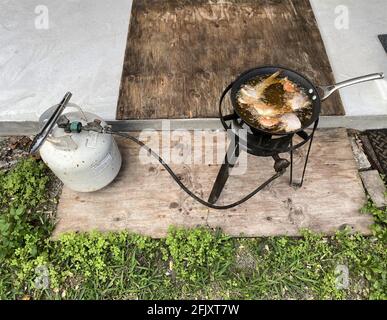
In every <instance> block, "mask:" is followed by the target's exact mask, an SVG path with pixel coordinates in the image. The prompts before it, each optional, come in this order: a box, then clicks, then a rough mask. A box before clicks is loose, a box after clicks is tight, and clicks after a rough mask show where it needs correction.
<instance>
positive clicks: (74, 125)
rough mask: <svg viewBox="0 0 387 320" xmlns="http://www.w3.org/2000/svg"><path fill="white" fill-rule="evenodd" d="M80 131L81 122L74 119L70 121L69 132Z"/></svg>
mask: <svg viewBox="0 0 387 320" xmlns="http://www.w3.org/2000/svg"><path fill="white" fill-rule="evenodd" d="M81 131H82V123H81V122H79V121H74V122H71V123H70V132H75V133H80V132H81Z"/></svg>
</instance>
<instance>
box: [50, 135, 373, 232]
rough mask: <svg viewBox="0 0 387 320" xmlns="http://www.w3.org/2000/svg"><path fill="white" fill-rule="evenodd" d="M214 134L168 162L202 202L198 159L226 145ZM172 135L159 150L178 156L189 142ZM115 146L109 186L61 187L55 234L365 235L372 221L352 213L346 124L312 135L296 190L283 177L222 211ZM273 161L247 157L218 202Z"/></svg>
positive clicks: (204, 175) (134, 150)
mask: <svg viewBox="0 0 387 320" xmlns="http://www.w3.org/2000/svg"><path fill="white" fill-rule="evenodd" d="M177 133H178V132H177ZM154 134H155V135H156V136H154V137H153V139H151V142H149V144H150V146H152V147H153V148H155V150H156V151H157V149H158V148H157V146H158V143H159V137H158V136H157V135H158V134H159V132H154ZM164 134H167V135H168V134H170V133H168V132H164ZM191 134H192V132H191ZM213 134H214V133H211V132H204V133H200V135H199V137H202V139H203V140H201V141H202V145H201V146H199V147H200V149H201V148H204V150H203V152H199V153H195V152H192V154H193V156H192V154H191V156H190V155H189V153H187V152H185V153H183V155H186V158H185V159H186V161H185V162H186V164H181V165H172V167H173V169H174V170H175V171H176V172H177V173H178V174H179V176H180V178H181V179H182V181H183V182H184V183H185V184H186V185H187V186H188V187H189V188H190V189H192V190H194V191H195V193H196V194H198V195H200V196H201V197H202V198H204V199H207V197H208V195H209V193H210V190H211V188H212V184H213V182H214V180H215V177H216V175H217V172H218V170H219V165H216V164H205V163H204V161H203V160H206V159H207V163H208V162H209V161H208V160H209V158H210V156H212V155H213V152H214V150H217V148H220V152H219V154H220V157H215V158H214V162H221V161H222V159H223V155H224V148H225V144H224V143H221V140H222V139H220V138H221V137H218V139H217V140H216V141H215V142H214V141H213V139H212V135H213ZM192 139H193V138H192ZM204 139H206V140H204ZM175 140H176V142H174V143H171V145H170V146H169V147H168V145H167V144H164V145H163V148H160V149H159V150H158V151H160V152H163V153H164V152H166V151H170V150H175V151H176V150H177V153H178V155H180V153H181V151H182V150H186V151H187V150H189V148H190V142H189V139H188V140H186V142H183V140H180V141H177V139H175ZM164 141H165V140H164ZM167 141H169V140H167ZM119 146H120V149H121V152H122V155H123V160H124V162H123V167H122V169H121V172H120V174H119V176H118V177H117V178H116V180H115V181H114V182H113V183H112V184H111V185H110V186H108V187H106V188H104V189H103V190H100V191H97V192H95V193H76V192H73V191H71V190H69V189H67V188H64V189H63V192H62V195H61V198H60V201H59V207H58V224H57V226H56V230H55V236H57V235H59V234H61V233H63V232H68V231H89V230H101V231H108V230H114V231H116V230H129V231H131V232H137V233H141V234H145V235H149V236H152V237H163V236H165V234H166V232H167V230H168V228H169V226H171V225H175V226H184V227H195V226H197V225H208V226H211V227H221V228H222V229H223V230H224V231H225V232H227V233H228V234H230V235H232V236H239V235H245V236H273V235H299V231H300V228H310V229H312V230H314V231H319V232H324V233H327V234H332V233H333V232H335V231H336V230H338V229H340V228H342V227H343V226H345V225H348V226H351V227H352V228H353V230H356V231H359V232H361V233H364V234H368V233H369V225H370V224H371V223H372V219H371V217H370V216H368V215H364V214H360V213H359V209H360V208H361V207H362V205H363V204H364V202H365V195H364V190H363V187H362V183H361V181H360V178H359V176H358V172H357V168H356V163H355V160H354V158H353V155H352V151H351V147H350V144H349V141H348V138H347V135H346V131H345V129H329V130H328V129H327V130H325V129H324V130H319V131H318V132H317V134H316V138H315V144H314V147H313V148H312V153H311V158H310V163H309V168H308V171H307V175H306V180H305V183H304V186H303V187H302V188H301V189H298V190H295V189H294V188H292V187H290V186H289V185H288V174H286V175H285V176H283V177H281V178H280V179H279V180H277V181H275V182H274V183H272V184H271V185H270V186H269V187H267V188H266V189H265V190H263V191H262V192H261V193H259V194H257V195H256V196H255V197H253V198H252V199H250V200H249V201H248V202H246V203H244V204H243V205H240V206H239V207H236V208H233V209H229V210H213V209H209V208H207V207H205V206H203V205H201V204H199V203H197V202H195V201H194V200H192V199H191V198H190V197H188V196H187V195H186V194H185V193H184V192H183V191H182V190H180V189H179V187H178V186H177V185H176V183H175V182H174V181H173V180H172V179H171V178H170V176H169V175H168V174H167V172H165V170H164V168H163V167H162V166H161V165H159V164H157V163H150V164H149V163H148V164H143V163H142V162H141V161H140V159H143V158H140V157H139V155H142V156H144V153H143V152H142V153H141V154H140V153H139V148H138V146H137V145H135V144H133V143H131V142H127V141H123V140H122V139H119ZM176 148H177V149H176ZM304 151H305V150H304V149H302V151H300V152H297V153H296V156H295V168H296V172H295V177H299V176H300V172H301V169H302V156H303V155H304ZM145 154H146V153H145ZM187 154H188V155H187ZM205 157H206V158H205ZM194 163H195V164H194ZM272 166H273V161H272V160H271V159H270V158H258V157H253V156H248V157H247V170H246V173H244V174H242V175H233V176H231V177H230V179H229V181H228V183H227V184H226V187H225V189H224V191H223V193H222V195H221V198H220V200H219V203H222V204H225V203H230V202H233V201H236V200H239V199H240V198H241V197H242V196H244V195H246V194H247V193H249V192H250V191H252V190H253V189H254V188H255V187H256V186H257V185H258V184H260V183H262V182H263V181H264V180H266V179H267V178H268V177H270V176H271V175H272V174H273V173H274V171H273V168H272ZM234 173H236V172H235V171H234Z"/></svg>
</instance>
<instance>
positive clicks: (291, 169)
mask: <svg viewBox="0 0 387 320" xmlns="http://www.w3.org/2000/svg"><path fill="white" fill-rule="evenodd" d="M290 148H291V149H290V179H289V185H293V138H292V139H291V140H290Z"/></svg>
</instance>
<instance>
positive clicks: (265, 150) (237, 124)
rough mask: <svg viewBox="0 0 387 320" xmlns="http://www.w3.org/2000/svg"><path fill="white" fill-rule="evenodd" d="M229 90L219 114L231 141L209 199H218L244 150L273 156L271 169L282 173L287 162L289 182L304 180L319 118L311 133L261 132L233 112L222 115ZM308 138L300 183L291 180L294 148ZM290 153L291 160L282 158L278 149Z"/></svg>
mask: <svg viewBox="0 0 387 320" xmlns="http://www.w3.org/2000/svg"><path fill="white" fill-rule="evenodd" d="M228 91H229V88H227V89H226V90H225V91H224V92H223V94H222V97H221V99H220V102H219V116H220V120H221V122H222V124H223V127H224V128H225V130H227V132H228V133H229V134H230V135H231V139H230V140H231V143H230V146H229V148H228V151H227V154H226V156H225V159H224V162H223V164H222V166H221V168H220V170H219V173H218V176H217V178H216V180H215V183H214V186H213V187H212V191H211V194H210V197H209V199H208V202H210V203H212V204H214V203H216V202H217V200H218V198H219V196H220V194H221V193H222V190H223V188H224V186H225V184H226V182H227V179H228V177H229V173H230V169H231V168H232V167H233V166H234V165H235V163H236V161H237V159H238V157H239V153H240V152H241V151H245V152H247V153H249V154H252V155H255V156H258V157H272V158H273V160H274V170H275V171H276V172H281V173H285V171H286V169H287V168H288V167H289V166H290V182H289V184H290V185H291V186H295V187H301V186H302V184H303V182H304V177H305V171H306V167H307V164H308V159H309V153H310V149H311V147H312V142H313V137H314V133H315V131H316V129H317V126H318V121H319V119H318V118H317V120H316V121H315V122H314V124H313V129H312V131H311V132H310V133H307V132H306V131H304V130H303V131H299V132H297V133H295V134H294V133H293V134H288V135H280V136H274V135H269V134H265V133H262V132H260V131H259V130H257V129H255V128H252V127H250V126H248V125H247V124H246V123H245V122H244V121H243V120H242V119H241V118H240V117H239V116H238V115H237V114H236V113H233V114H229V115H226V116H223V114H222V104H223V100H224V98H225V96H226V94H227V92H228ZM243 129H244V130H246V131H247V135H244V136H245V137H241V136H240V134H239V133H238V132H239V130H243ZM295 135H298V136H299V137H300V138H301V139H302V140H301V142H298V143H297V144H294V143H293V138H294V136H295ZM308 141H309V146H308V151H307V154H306V157H305V163H304V169H303V172H302V177H301V181H300V182H299V183H293V151H294V150H295V149H297V148H300V147H302V146H303V145H304V144H306V143H307V142H308ZM287 152H289V154H290V161H288V160H287V159H284V158H281V157H280V154H281V153H287Z"/></svg>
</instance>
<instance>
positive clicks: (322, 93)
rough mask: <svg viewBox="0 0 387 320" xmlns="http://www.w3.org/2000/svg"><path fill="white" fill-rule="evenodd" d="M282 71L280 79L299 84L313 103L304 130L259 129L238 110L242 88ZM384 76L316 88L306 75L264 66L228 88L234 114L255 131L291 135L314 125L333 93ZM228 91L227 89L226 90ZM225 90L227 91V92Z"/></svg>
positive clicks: (377, 75)
mask: <svg viewBox="0 0 387 320" xmlns="http://www.w3.org/2000/svg"><path fill="white" fill-rule="evenodd" d="M277 71H280V77H281V78H284V77H287V78H288V79H289V80H290V81H292V82H293V83H295V84H297V85H298V86H299V87H301V88H303V89H304V90H305V92H306V93H307V94H308V96H309V98H310V99H311V101H312V116H311V117H310V119H309V120H308V121H305V122H304V123H303V126H302V128H300V129H298V130H295V131H292V132H273V131H271V130H269V129H267V130H266V129H262V128H261V127H257V126H256V125H255V124H254V123H252V122H251V121H249V119H247V118H246V117H245V116H243V115H242V114H240V112H239V110H238V109H239V108H238V100H237V94H238V92H239V90H240V89H241V87H242V86H243V85H244V84H246V83H247V82H249V81H250V80H252V79H254V78H257V77H262V76H269V75H272V74H273V73H275V72H277ZM383 78H384V74H383V73H373V74H369V75H366V76H362V77H357V78H353V79H349V80H346V81H343V82H339V83H337V84H334V85H328V86H315V85H314V84H313V83H312V82H311V81H310V80H309V79H308V78H307V77H305V76H304V75H302V74H300V73H298V72H296V71H294V70H291V69H288V68H285V67H280V66H263V67H257V68H254V69H251V70H248V71H246V72H244V73H242V74H241V75H240V76H239V77H238V78H237V79H236V80H235V81H234V82H233V84H232V85H230V86H229V87H228V89H231V103H232V106H233V109H234V112H235V113H236V115H238V116H239V117H240V118H241V119H242V120H243V121H244V122H245V123H246V124H247V125H248V126H250V127H251V128H253V129H254V130H257V131H260V132H262V133H265V134H268V135H280V136H282V135H289V134H294V133H297V132H299V131H302V130H304V129H305V128H308V127H309V126H310V125H311V124H312V123H314V122H315V121H316V120H317V119H318V118H319V116H320V112H321V103H322V102H323V101H324V100H326V99H327V98H328V97H329V96H330V95H331V94H332V93H333V92H335V91H336V90H338V89H341V88H343V87H347V86H351V85H354V84H357V83H361V82H365V81H371V80H378V79H383ZM226 90H227V89H226ZM226 90H225V91H226Z"/></svg>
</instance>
